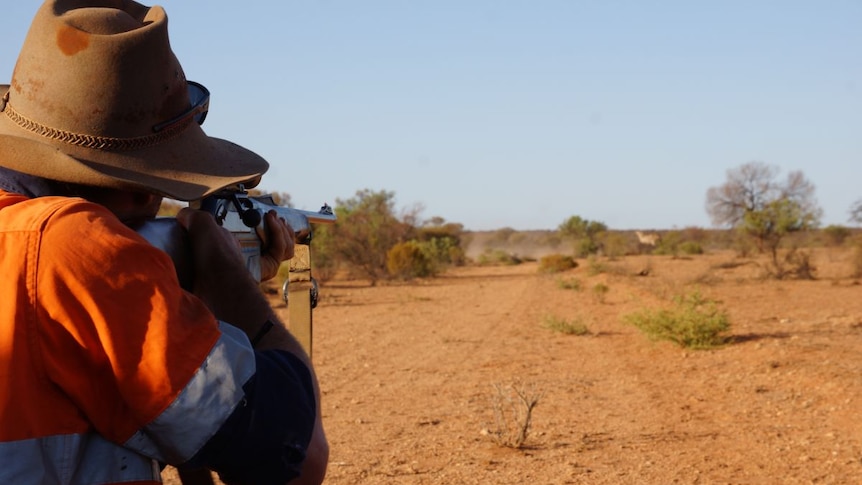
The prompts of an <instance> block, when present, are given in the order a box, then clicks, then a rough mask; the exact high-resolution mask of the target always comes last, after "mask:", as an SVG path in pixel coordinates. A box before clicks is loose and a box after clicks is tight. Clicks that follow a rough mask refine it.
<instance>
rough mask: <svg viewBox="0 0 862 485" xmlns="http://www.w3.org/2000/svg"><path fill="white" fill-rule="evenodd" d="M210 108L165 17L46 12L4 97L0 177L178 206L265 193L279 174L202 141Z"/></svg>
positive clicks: (64, 7)
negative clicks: (4, 171)
mask: <svg viewBox="0 0 862 485" xmlns="http://www.w3.org/2000/svg"><path fill="white" fill-rule="evenodd" d="M208 102H209V92H208V91H207V90H206V88H204V87H203V86H201V85H200V84H197V83H191V82H189V81H187V80H186V77H185V73H184V72H183V69H182V67H181V66H180V64H179V61H177V58H176V56H175V55H174V53H173V51H172V50H171V47H170V42H169V40H168V19H167V16H166V14H165V11H164V10H163V9H162V8H161V7H157V6H154V7H146V6H143V5H141V4H138V3H135V2H132V1H129V0H89V1H88V0H48V1H46V2H45V3H44V4H43V5H42V7H41V8H40V9H39V11H38V12H37V13H36V16H35V18H34V20H33V23H32V25H31V26H30V31H29V33H28V34H27V38H26V39H25V41H24V45H23V47H22V49H21V53H20V55H19V57H18V61H17V64H16V65H15V70H14V72H13V74H12V81H11V83H10V85H0V166H4V167H7V168H11V169H13V170H17V171H20V172H24V173H27V174H31V175H36V176H39V177H44V178H48V179H52V180H59V181H62V182H73V183H79V184H85V185H95V186H100V187H113V188H119V189H129V190H146V191H150V192H155V193H158V194H161V195H164V196H167V197H171V198H174V199H178V200H195V199H199V198H202V197H204V196H206V195H208V194H210V193H212V192H215V191H217V190H219V189H221V188H224V187H227V186H230V185H234V184H238V183H245V184H246V186H247V187H252V186H254V185H256V184H257V183H258V182H259V180H260V177H261V175H262V174H263V173H264V172H266V170H267V168H268V167H269V165H268V164H267V162H266V161H265V160H264V159H263V158H261V157H260V156H258V155H256V154H255V153H253V152H251V151H249V150H247V149H245V148H243V147H240V146H239V145H236V144H234V143H231V142H229V141H226V140H221V139H218V138H212V137H209V136H207V135H206V134H205V133H204V132H203V130H202V129H201V127H200V125H199V123H200V122H202V118H203V117H204V116H205V115H206V110H207V108H208Z"/></svg>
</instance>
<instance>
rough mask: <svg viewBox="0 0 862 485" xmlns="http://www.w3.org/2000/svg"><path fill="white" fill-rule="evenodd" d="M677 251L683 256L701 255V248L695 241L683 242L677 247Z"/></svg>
mask: <svg viewBox="0 0 862 485" xmlns="http://www.w3.org/2000/svg"><path fill="white" fill-rule="evenodd" d="M679 250H680V251H682V253H683V254H689V255H691V254H703V246H701V245H700V243H699V242H695V241H685V242H684V243H682V244H680V245H679Z"/></svg>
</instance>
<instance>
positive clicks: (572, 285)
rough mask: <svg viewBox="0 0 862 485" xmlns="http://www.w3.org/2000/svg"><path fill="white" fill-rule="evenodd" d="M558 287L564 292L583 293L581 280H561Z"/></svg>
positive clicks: (558, 281)
mask: <svg viewBox="0 0 862 485" xmlns="http://www.w3.org/2000/svg"><path fill="white" fill-rule="evenodd" d="M557 287H558V288H560V289H563V290H574V291H581V280H579V279H578V278H560V279H558V280H557Z"/></svg>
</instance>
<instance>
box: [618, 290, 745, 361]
mask: <svg viewBox="0 0 862 485" xmlns="http://www.w3.org/2000/svg"><path fill="white" fill-rule="evenodd" d="M673 301H674V305H675V308H674V309H672V310H644V311H641V312H636V313H632V314H629V315H625V316H624V317H623V320H624V321H625V322H626V323H628V324H630V325H634V326H635V327H637V328H638V329H640V330H641V331H642V332H644V333H645V334H647V336H648V337H649V338H650V339H652V340H669V341H671V342H674V343H676V344H677V345H679V346H680V347H685V348H692V349H708V348H713V347H717V346H720V345H723V344H725V343H727V340H728V337H727V336H726V332H727V331H728V330H730V322H729V320H728V317H727V314H726V313H725V312H724V311H723V310H719V309H718V307H717V305H716V303H715V302H714V301H712V300H707V299H705V298H703V297H702V296H701V295H700V293H699V292H694V293H692V294H690V295H688V296H677V297H675V298H674V300H673Z"/></svg>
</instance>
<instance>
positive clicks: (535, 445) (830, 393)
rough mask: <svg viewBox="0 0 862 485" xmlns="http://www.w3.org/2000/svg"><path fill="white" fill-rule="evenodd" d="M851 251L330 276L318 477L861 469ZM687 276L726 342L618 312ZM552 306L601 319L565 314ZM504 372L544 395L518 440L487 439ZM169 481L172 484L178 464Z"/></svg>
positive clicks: (611, 478)
mask: <svg viewBox="0 0 862 485" xmlns="http://www.w3.org/2000/svg"><path fill="white" fill-rule="evenodd" d="M850 257H851V253H850V252H849V251H848V250H838V249H823V250H818V252H816V253H815V255H814V264H815V266H816V267H817V268H818V273H817V276H818V279H817V280H814V281H775V280H767V279H762V278H761V277H760V273H761V271H760V269H759V266H758V264H757V263H756V262H753V261H750V260H749V261H748V262H747V263H746V264H736V263H738V262H739V260H736V259H735V258H734V256H733V254H731V253H715V254H710V255H704V256H695V257H692V258H680V259H672V258H670V257H667V256H635V257H626V258H622V259H619V260H618V261H610V262H604V263H603V264H604V265H605V267H606V269H607V271H606V272H603V273H599V274H594V272H592V271H590V268H589V266H590V265H589V263H587V262H586V261H583V260H582V261H580V263H581V267H578V268H576V269H574V270H571V271H568V272H566V273H561V274H555V275H546V274H540V273H539V272H538V271H537V264H536V263H525V264H522V265H518V266H507V267H475V266H473V267H464V268H455V269H453V270H450V271H449V272H447V273H446V274H445V275H443V276H441V277H438V278H434V279H430V280H423V281H419V282H413V283H409V284H397V285H383V286H376V287H372V286H369V285H367V284H364V283H362V282H350V281H328V282H325V283H323V284H322V285H321V302H320V305H319V306H318V308H317V309H316V310H315V314H314V325H315V327H314V332H315V334H314V338H315V341H314V351H313V359H314V362H315V365H316V368H317V372H318V376H319V378H320V381H321V388H322V392H323V403H322V406H323V415H324V423H325V427H326V429H327V434H328V437H329V441H330V445H331V449H332V453H331V461H330V467H329V471H328V475H327V481H326V483H329V484H345V485H346V484H351V485H352V484H378V483H386V484H417V485H418V484H524V483H530V484H537V485H538V484H672V483H682V484H773V483H774V484H809V483H818V484H857V483H862V420H860V414H862V286H860V285H859V281H857V280H855V279H853V278H850V277H849V275H850V274H851V269H852V266H851V264H850V262H849V259H850ZM642 270H648V271H646V272H647V273H648V274H647V276H637V274H638V273H640V272H642ZM560 279H567V280H570V279H577V280H579V281H580V283H581V289H580V290H579V291H576V290H569V289H563V288H561V287H560V286H559V284H558V282H559V280H560ZM599 283H603V284H605V285H606V286H607V287H608V288H609V291H608V293H607V294H606V296H605V298H604V300H602V299H600V298H598V297H597V296H596V292H595V291H594V290H593V289H594V287H595V286H596V285H597V284H599ZM695 289H696V290H699V291H700V292H701V294H702V295H704V296H705V297H707V298H710V299H714V300H717V301H718V302H720V305H721V308H723V309H724V310H726V311H727V313H728V315H729V317H730V321H731V325H732V329H731V335H732V337H733V339H732V343H730V344H729V345H726V346H724V347H722V348H718V349H714V350H704V351H694V350H685V349H682V348H680V347H677V346H676V345H674V344H671V343H668V342H652V341H650V340H649V339H647V338H646V337H645V335H644V334H642V333H641V332H640V331H639V330H637V329H636V328H634V327H632V326H630V325H626V324H624V323H623V321H622V318H621V317H622V316H623V315H625V314H628V313H631V312H634V311H637V310H641V309H644V308H660V307H667V306H668V305H669V301H670V299H671V298H672V297H673V296H674V295H679V294H683V293H689V292H691V291H693V290H695ZM273 305H274V306H276V308H278V309H279V310H280V311H282V312H283V313H284V315H285V316H286V309H285V308H284V304H283V303H281V302H280V301H279V300H277V299H276V298H275V297H274V299H273ZM549 316H552V317H557V318H565V319H569V320H572V319H575V320H579V321H580V322H582V323H584V324H585V325H586V326H587V327H588V329H589V331H590V333H589V334H588V335H585V336H573V335H565V334H562V333H559V332H554V331H552V330H550V329H548V328H547V327H546V326H545V325H544V324H543V320H544V319H545V318H546V317H549ZM513 383H514V384H516V385H517V386H519V387H520V388H534V389H535V390H536V392H537V393H540V397H539V401H538V405H537V407H536V408H535V410H534V412H533V416H532V417H533V421H532V427H531V429H530V434H529V436H528V438H527V441H526V444H525V446H524V447H523V448H522V449H511V448H507V447H503V446H500V445H498V444H497V443H495V442H494V441H493V440H492V439H491V433H492V432H493V431H494V430H495V429H498V426H497V425H496V423H495V419H494V408H495V402H498V400H496V399H495V397H496V396H497V393H496V391H495V388H494V384H500V385H503V386H507V385H510V384H513ZM165 479H166V483H168V484H177V483H179V482H178V481H177V479H176V478H175V475H174V474H173V473H172V470H170V469H169V470H166V472H165Z"/></svg>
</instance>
